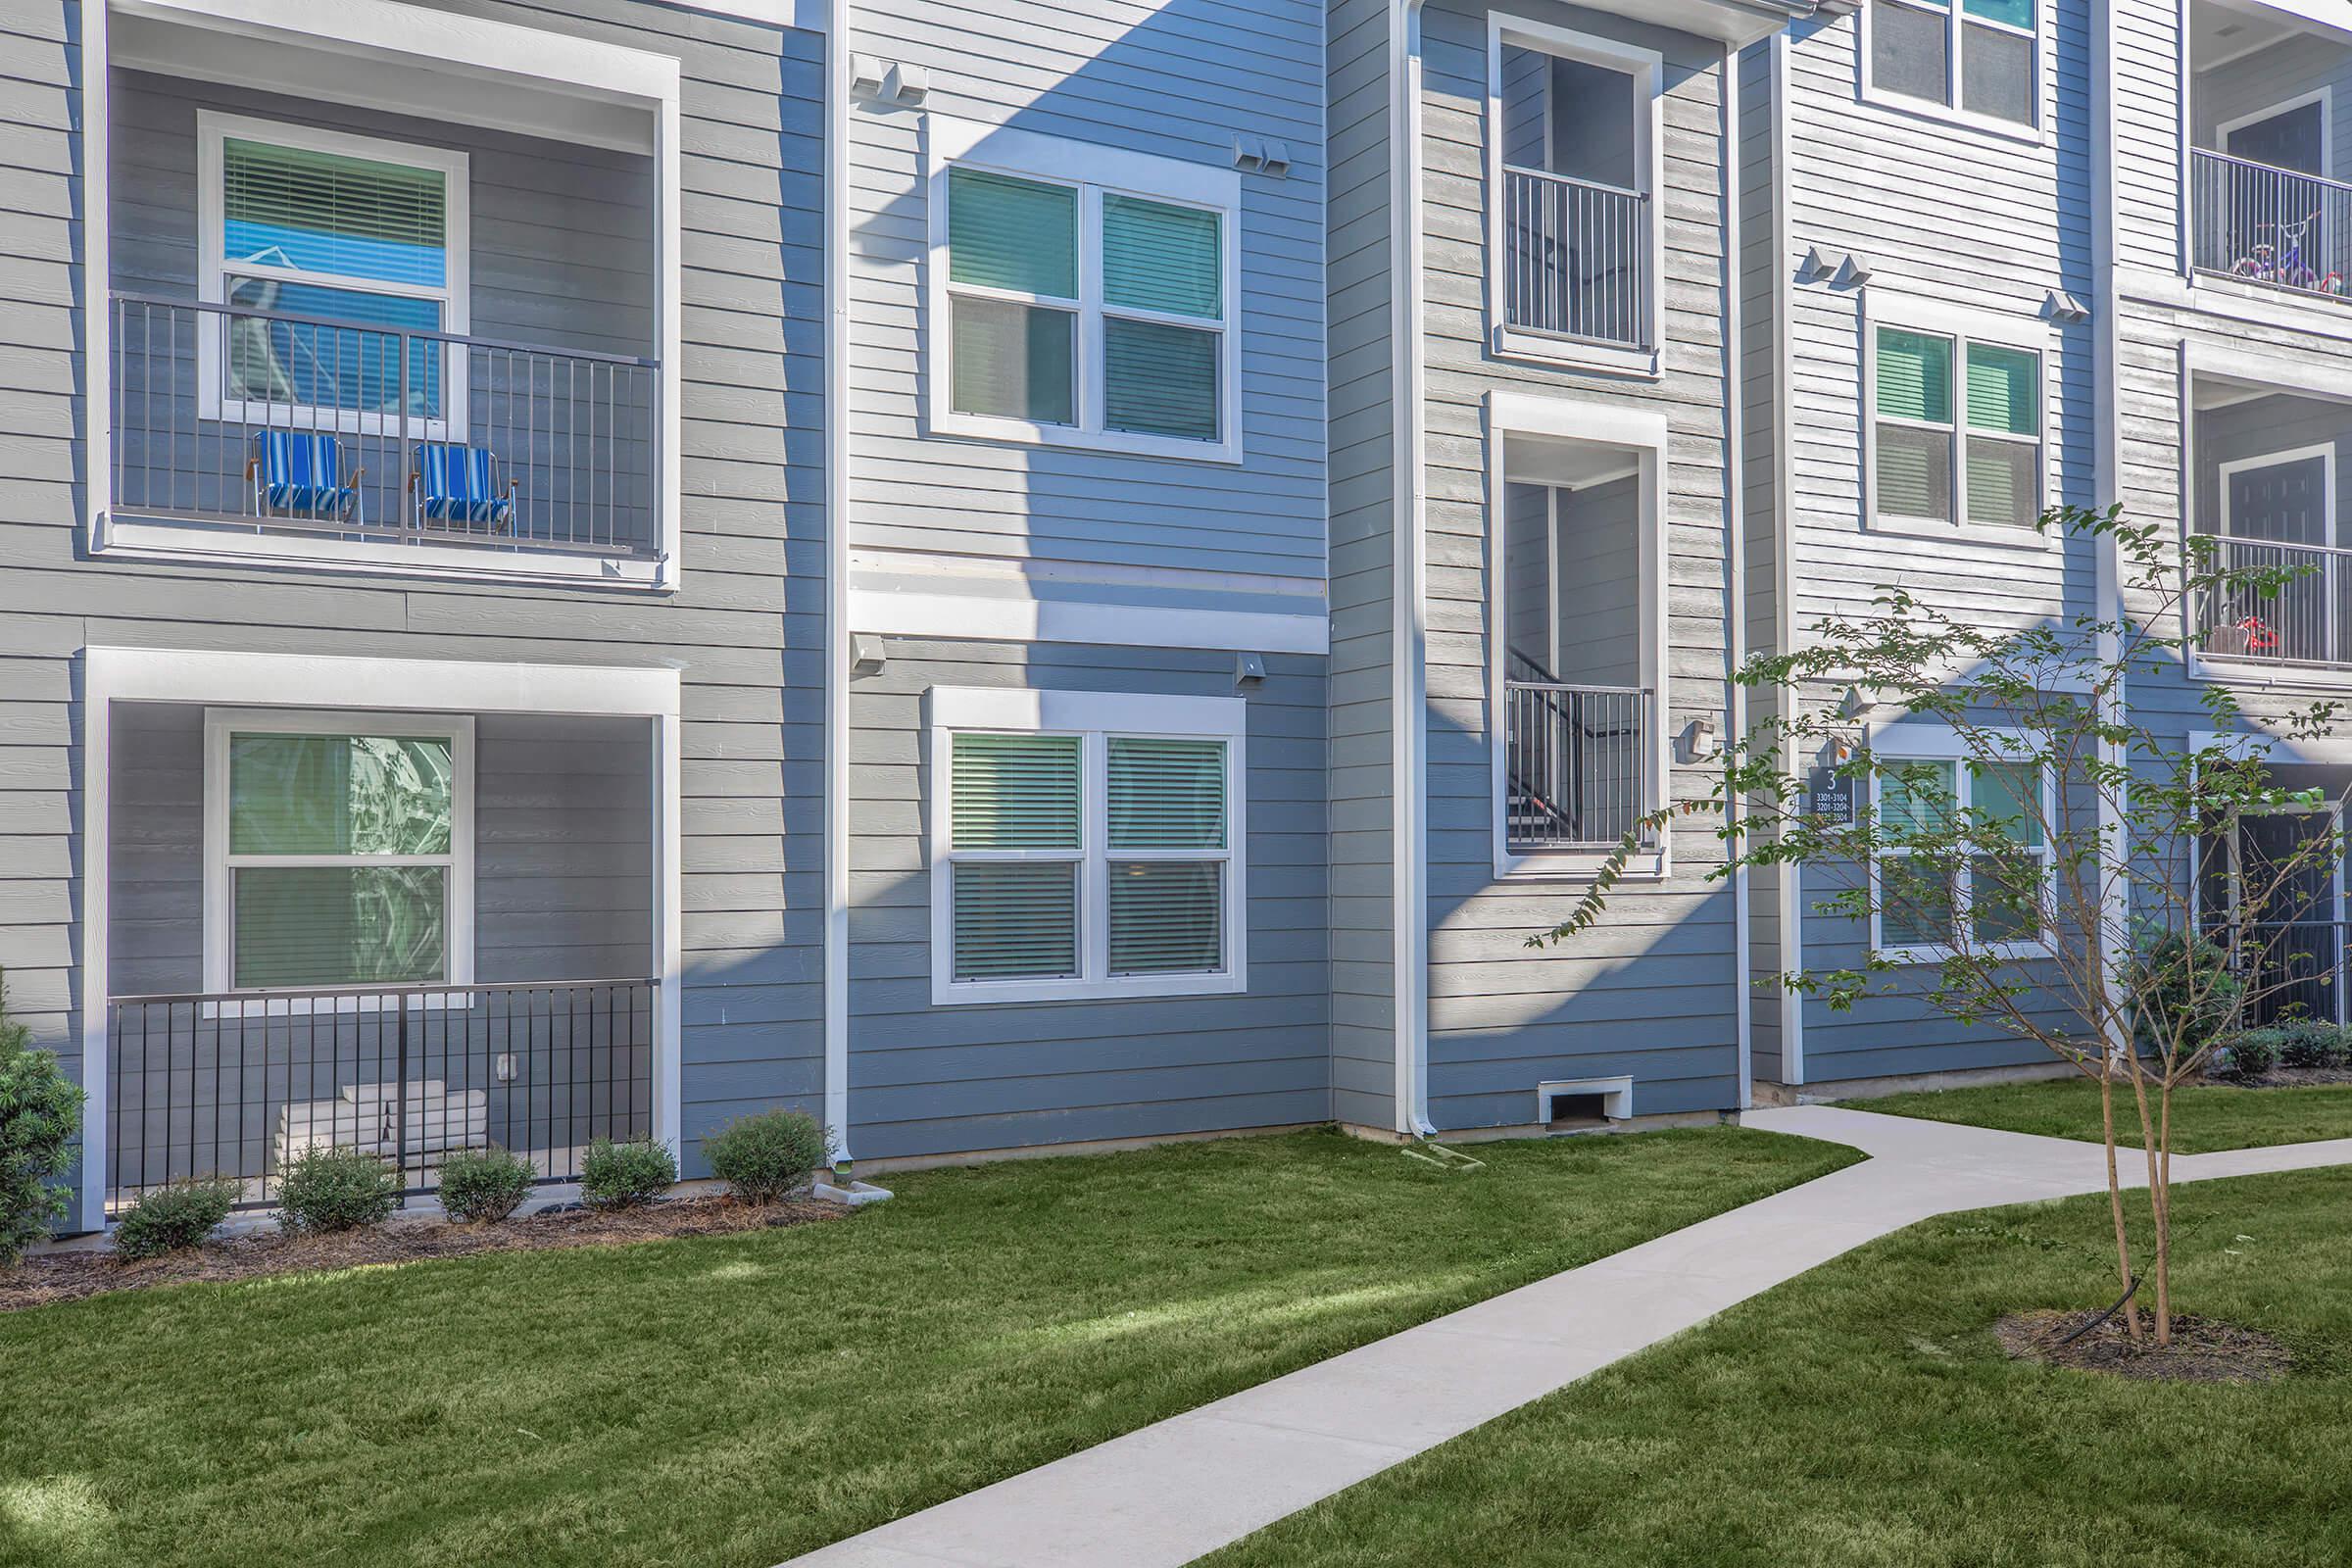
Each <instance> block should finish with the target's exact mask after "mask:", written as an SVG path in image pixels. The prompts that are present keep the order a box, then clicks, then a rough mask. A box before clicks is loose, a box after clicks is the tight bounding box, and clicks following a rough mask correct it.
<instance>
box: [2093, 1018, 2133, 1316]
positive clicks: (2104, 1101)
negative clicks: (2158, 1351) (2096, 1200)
mask: <svg viewBox="0 0 2352 1568" xmlns="http://www.w3.org/2000/svg"><path fill="white" fill-rule="evenodd" d="M2099 1121H2100V1125H2101V1130H2102V1131H2103V1132H2104V1133H2105V1134H2106V1138H2107V1207H2108V1210H2109V1212H2111V1213H2112V1214H2114V1216H2115V1269H2116V1273H2117V1275H2118V1276H2119V1277H2120V1278H2121V1279H2122V1281H2123V1288H2124V1328H2125V1331H2126V1332H2127V1333H2129V1334H2130V1335H2131V1338H2133V1339H2135V1340H2136V1339H2138V1338H2139V1303H2138V1302H2137V1301H2135V1300H2133V1299H2131V1232H2130V1231H2129V1230H2127V1229H2126V1228H2125V1226H2124V1182H2123V1175H2122V1172H2121V1170H2120V1168H2119V1165H2118V1162H2117V1160H2116V1156H2115V1053H2114V1052H2112V1051H2110V1052H2108V1053H2107V1054H2106V1057H2105V1059H2104V1060H2103V1061H2102V1062H2101V1063H2100V1065H2099Z"/></svg>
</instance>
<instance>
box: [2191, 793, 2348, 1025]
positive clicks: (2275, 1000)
mask: <svg viewBox="0 0 2352 1568" xmlns="http://www.w3.org/2000/svg"><path fill="white" fill-rule="evenodd" d="M2269 773H2270V778H2271V781H2272V782H2273V783H2274V784H2276V785H2277V786H2278V788H2281V789H2288V790H2297V791H2301V790H2318V791H2319V792H2320V801H2321V803H2322V804H2320V805H2317V806H2314V807H2311V808H2295V809H2278V810H2272V811H2261V812H2246V813H2240V814H2236V815H2233V816H2231V817H2230V818H2229V819H2227V820H2221V821H2216V822H2214V823H2213V824H2212V826H2211V828H2210V829H2209V831H2207V832H2206V833H2205V834H2204V835H2203V836H2202V837H2201V838H2200V839H2199V841H2198V844H2197V899H2196V904H2197V915H2198V920H2199V923H2200V925H2201V926H2202V928H2203V929H2204V931H2205V933H2206V935H2207V936H2209V937H2210V938H2212V939H2213V940H2214V941H2215V942H2216V943H2218V944H2221V945H2222V946H2224V947H2225V948H2226V949H2227V950H2228V951H2229V955H2230V958H2231V961H2232V962H2233V963H2234V965H2235V966H2236V967H2237V969H2238V970H2239V972H2240V973H2242V974H2243V975H2244V976H2245V977H2246V980H2247V984H2248V990H2249V992H2250V994H2251V995H2252V1002H2251V1005H2250V1006H2249V1007H2248V1009H2247V1016H2246V1017H2245V1019H2244V1023H2245V1024H2246V1025H2248V1026H2255V1025H2269V1024H2276V1023H2282V1022H2287V1021H2290V1020H2294V1019H2312V1020H2315V1021H2318V1022H2323V1023H2337V1024H2341V1023H2352V1003H2348V1002H2347V999H2346V996H2345V983H2346V979H2347V972H2346V967H2345V960H2346V957H2347V956H2348V955H2352V940H2348V936H2352V928H2348V927H2347V925H2346V922H2345V913H2346V911H2345V908H2344V875H2345V867H2344V863H2343V859H2342V858H2341V856H2339V855H2337V854H2336V853H2334V852H2335V851H2336V850H2338V849H2340V848H2341V847H2342V844H2343V829H2342V825H2341V823H2342V816H2341V813H2342V809H2343V800H2344V796H2345V792H2346V791H2347V789H2352V768H2346V767H2330V766H2314V765H2307V764H2301V763H2280V764H2278V765H2275V766H2273V767H2271V768H2270V769H2269Z"/></svg>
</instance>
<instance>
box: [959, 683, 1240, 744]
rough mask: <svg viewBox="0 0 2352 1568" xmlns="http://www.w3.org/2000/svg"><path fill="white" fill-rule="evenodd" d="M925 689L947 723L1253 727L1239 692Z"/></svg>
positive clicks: (1114, 728)
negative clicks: (1140, 693) (1184, 693)
mask: <svg viewBox="0 0 2352 1568" xmlns="http://www.w3.org/2000/svg"><path fill="white" fill-rule="evenodd" d="M926 695H927V696H928V697H929V699H930V703H931V712H930V723H931V724H932V725H934V726H938V727H944V728H947V729H1004V730H1020V731H1028V730H1065V729H1072V730H1098V729H1099V730H1103V731H1104V732H1106V733H1110V734H1125V733H1127V732H1129V731H1131V730H1132V731H1139V732H1143V733H1149V734H1152V735H1214V736H1221V737H1228V738H1230V737H1234V736H1240V735H1245V734H1247V733H1248V732H1249V728H1250V704H1249V702H1248V700H1247V699H1244V698H1240V697H1184V696H1158V695H1153V696H1150V697H1139V696H1137V695H1135V694H1134V693H1131V692H1078V691H1039V690H1037V689H1035V688H1033V687H1020V686H934V687H932V688H931V689H930V691H929V692H928V693H927V694H926ZM1139 715H1140V719H1141V721H1140V722H1139Z"/></svg>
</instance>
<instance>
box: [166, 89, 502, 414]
mask: <svg viewBox="0 0 2352 1568" xmlns="http://www.w3.org/2000/svg"><path fill="white" fill-rule="evenodd" d="M232 139H233V140H237V141H256V142H264V143H267V144H269V145H270V146H272V147H288V148H293V149H295V150H297V151H301V152H314V153H329V154H335V155H338V156H341V157H347V158H366V159H369V160H372V161H374V162H376V163H382V164H398V165H400V166H402V167H403V168H407V169H422V170H430V171H432V172H435V173H437V174H439V175H440V176H441V181H442V199H443V205H442V212H443V233H442V246H443V250H444V252H445V256H446V262H445V268H446V281H444V282H443V283H442V284H440V285H438V286H426V285H423V284H417V283H397V282H379V281H377V280H375V279H372V278H358V277H346V276H343V275H341V274H339V273H333V272H316V271H312V270H308V269H304V268H293V267H264V266H256V265H254V264H251V263H244V262H240V263H237V264H235V265H234V266H233V268H232V266H231V264H230V263H229V261H228V258H227V239H226V226H227V190H226V186H225V176H226V167H227V147H226V144H227V143H228V142H229V141H230V140H232ZM469 168H470V165H469V163H468V160H467V158H466V154H465V153H463V152H460V151H457V150H455V149H453V148H446V147H426V146H421V145H418V144H417V143H415V142H403V141H388V140H385V139H384V138H382V137H379V136H359V135H354V134H352V133H351V132H349V131H341V130H327V129H324V128H322V127H320V126H317V125H304V124H298V123H292V122H288V121H278V120H256V119H252V118H250V117H248V116H245V115H229V114H222V113H221V112H220V111H218V110H213V109H199V110H197V111H196V297H197V299H198V300H199V301H201V302H202V303H204V304H206V305H226V304H227V303H228V286H229V277H230V274H231V272H232V271H233V272H234V273H235V274H236V275H237V276H238V277H239V278H247V277H252V278H274V279H278V280H280V281H284V282H289V283H312V284H318V285H320V286H323V287H327V288H339V289H349V290H353V291H356V292H361V293H368V294H390V295H398V296H401V297H403V298H406V299H417V300H433V301H436V302H438V303H439V304H440V306H441V326H440V330H441V331H442V332H445V333H447V334H449V335H451V336H453V337H463V336H465V335H466V333H467V332H468V331H470V330H471V327H472V316H471V306H470V303H469V302H470V301H471V299H472V296H473V289H472V283H471V277H470V272H471V256H472V249H473V242H472V228H471V212H472V195H471V191H472V183H471V179H470V175H469V173H468V170H469ZM220 322H221V318H214V319H212V320H211V321H205V320H203V319H199V321H198V325H197V332H196V417H198V418H199V419H226V420H232V421H242V422H245V423H250V424H256V425H266V426H269V427H271V428H281V429H292V430H321V431H335V432H337V433H340V434H345V435H355V434H363V435H398V434H408V435H409V436H410V438H411V439H415V440H422V441H446V440H449V439H452V437H451V434H450V432H452V431H453V430H454V431H456V432H457V433H458V438H460V439H462V438H463V437H464V435H465V432H466V395H467V390H468V388H467V379H468V378H467V376H466V350H465V348H464V347H463V346H461V345H459V344H455V343H450V344H444V345H443V346H442V351H441V388H442V409H441V414H440V417H437V418H425V419H407V420H403V419H402V418H401V417H400V416H398V415H385V414H381V413H371V412H367V411H363V410H359V409H334V408H324V407H318V406H314V405H311V404H303V403H290V404H289V403H251V402H245V401H241V400H236V399H231V398H228V397H226V396H224V395H223V393H224V389H223V386H222V384H221V375H222V368H221V332H220V331H218V330H216V327H217V326H218V325H219V324H220Z"/></svg>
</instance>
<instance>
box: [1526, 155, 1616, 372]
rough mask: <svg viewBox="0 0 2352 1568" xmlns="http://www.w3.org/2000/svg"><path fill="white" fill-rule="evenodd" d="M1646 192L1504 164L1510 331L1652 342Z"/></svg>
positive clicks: (1610, 342) (1613, 341)
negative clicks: (1511, 329)
mask: <svg viewBox="0 0 2352 1568" xmlns="http://www.w3.org/2000/svg"><path fill="white" fill-rule="evenodd" d="M1650 245H1651V239H1650V199H1649V197H1648V195H1647V194H1646V193H1644V192H1642V191H1634V190H1624V189H1621V188H1619V187H1617V186H1614V185H1599V184H1594V183H1593V182H1592V181H1590V180H1582V179H1572V178H1570V177H1568V176H1567V175H1565V174H1549V173H1545V172H1544V171H1542V170H1540V169H1519V168H1514V167H1510V166H1505V167H1504V169H1503V172H1502V296H1503V319H1504V321H1505V322H1506V323H1507V324H1508V325H1509V326H1511V327H1512V328H1513V329H1515V330H1519V331H1526V332H1542V333H1546V334H1548V335H1550V336H1554V337H1562V338H1573V339H1577V340H1580V341H1583V342H1588V343H1599V344H1608V345H1613V346H1619V347H1626V348H1636V349H1647V348H1650V347H1652V346H1653V342H1654V340H1653V336H1652V331H1653V329H1652V323H1651V312H1652V307H1653V302H1652V300H1651V299H1650V273H1651V267H1650Z"/></svg>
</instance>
